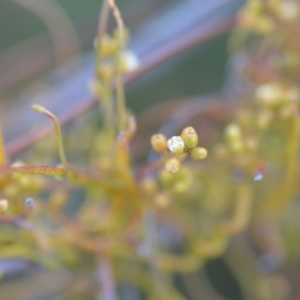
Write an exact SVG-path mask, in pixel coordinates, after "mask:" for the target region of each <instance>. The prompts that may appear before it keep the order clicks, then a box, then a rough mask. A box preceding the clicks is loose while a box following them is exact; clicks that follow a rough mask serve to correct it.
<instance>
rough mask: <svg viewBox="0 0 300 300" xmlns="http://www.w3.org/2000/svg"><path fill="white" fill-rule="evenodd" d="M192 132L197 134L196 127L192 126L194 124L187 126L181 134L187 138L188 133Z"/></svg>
mask: <svg viewBox="0 0 300 300" xmlns="http://www.w3.org/2000/svg"><path fill="white" fill-rule="evenodd" d="M191 133H193V134H197V132H196V130H195V128H194V127H192V126H189V127H185V128H184V129H183V130H182V132H181V135H180V136H181V137H182V138H183V139H185V138H186V137H187V135H189V134H191Z"/></svg>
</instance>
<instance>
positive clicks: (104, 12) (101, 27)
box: [97, 0, 109, 41]
mask: <svg viewBox="0 0 300 300" xmlns="http://www.w3.org/2000/svg"><path fill="white" fill-rule="evenodd" d="M108 16H109V5H108V1H107V0H103V3H102V7H101V11H100V15H99V21H98V33H97V39H98V41H100V40H101V38H102V36H103V35H104V34H105V32H106V27H107V22H108Z"/></svg>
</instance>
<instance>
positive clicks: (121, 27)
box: [108, 0, 124, 34]
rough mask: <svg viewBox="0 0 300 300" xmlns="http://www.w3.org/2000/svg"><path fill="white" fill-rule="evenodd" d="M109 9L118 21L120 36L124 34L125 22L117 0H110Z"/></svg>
mask: <svg viewBox="0 0 300 300" xmlns="http://www.w3.org/2000/svg"><path fill="white" fill-rule="evenodd" d="M108 4H109V7H110V9H111V11H112V13H113V15H114V17H115V19H116V22H117V25H118V27H119V30H120V34H123V33H124V22H123V18H122V15H121V12H120V10H119V8H118V7H117V5H116V3H115V0H108Z"/></svg>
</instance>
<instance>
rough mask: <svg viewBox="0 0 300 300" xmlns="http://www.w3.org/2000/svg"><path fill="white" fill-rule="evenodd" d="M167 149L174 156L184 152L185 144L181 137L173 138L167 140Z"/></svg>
mask: <svg viewBox="0 0 300 300" xmlns="http://www.w3.org/2000/svg"><path fill="white" fill-rule="evenodd" d="M168 148H169V149H170V151H171V152H173V153H175V154H182V153H183V152H184V148H185V144H184V141H183V139H182V137H181V136H173V137H171V138H170V139H169V140H168Z"/></svg>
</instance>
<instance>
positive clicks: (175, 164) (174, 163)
mask: <svg viewBox="0 0 300 300" xmlns="http://www.w3.org/2000/svg"><path fill="white" fill-rule="evenodd" d="M165 168H166V170H167V171H169V172H171V173H176V172H177V171H178V170H179V169H180V161H179V160H178V159H177V158H175V157H173V158H169V159H168V160H167V161H166V163H165Z"/></svg>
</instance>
